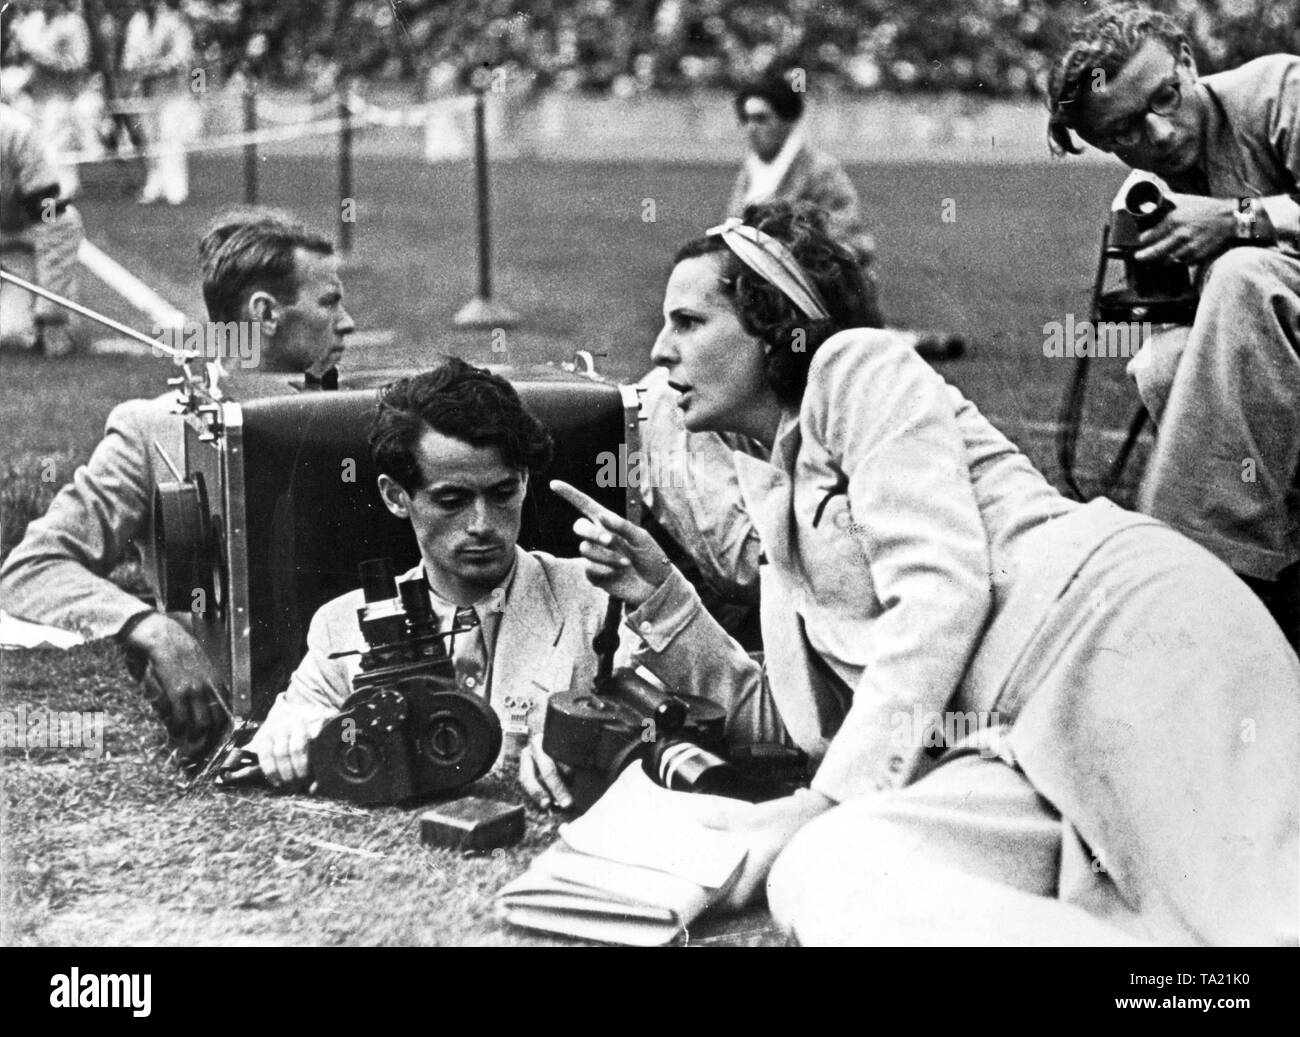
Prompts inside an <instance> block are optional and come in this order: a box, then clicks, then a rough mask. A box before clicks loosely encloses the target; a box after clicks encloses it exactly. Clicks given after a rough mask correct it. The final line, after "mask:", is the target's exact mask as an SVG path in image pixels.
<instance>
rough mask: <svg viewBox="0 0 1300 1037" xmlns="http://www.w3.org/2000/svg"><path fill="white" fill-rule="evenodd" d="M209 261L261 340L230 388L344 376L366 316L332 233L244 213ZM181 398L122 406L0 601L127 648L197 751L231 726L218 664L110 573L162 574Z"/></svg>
mask: <svg viewBox="0 0 1300 1037" xmlns="http://www.w3.org/2000/svg"><path fill="white" fill-rule="evenodd" d="M199 261H200V266H201V268H202V272H203V298H204V301H205V302H206V304H207V309H208V317H209V319H210V320H211V321H212V322H213V323H214V325H215V326H219V327H225V328H239V329H240V330H241V332H242V331H247V332H249V337H250V338H251V339H252V341H254V342H256V343H257V344H258V349H257V350H255V351H253V353H252V354H251V355H250V356H247V357H245V356H243V355H242V354H241V355H240V356H239V357H238V358H237V359H238V360H239V363H230V364H229V365H228V366H229V369H228V374H229V375H230V376H231V377H230V378H229V381H227V382H225V383H224V387H225V388H226V391H227V392H228V394H229V395H230V396H231V397H233V398H234V399H237V400H247V399H252V398H256V397H259V396H280V395H286V394H289V393H292V392H295V391H309V390H314V389H332V388H336V387H337V385H338V369H337V366H336V365H337V363H338V360H339V358H340V357H341V356H342V354H343V351H344V348H345V341H346V338H347V336H348V335H350V334H351V333H352V331H353V330H354V327H355V326H354V325H353V323H352V318H351V316H349V315H348V312H347V310H346V309H344V307H343V288H342V286H341V284H340V283H339V269H338V258H337V257H336V256H335V255H334V248H333V246H332V245H331V244H330V243H329V242H328V241H327V240H326V239H325V238H323V237H321V236H320V235H319V234H314V233H312V232H311V231H309V230H307V229H306V228H305V227H303V226H302V225H300V224H298V223H296V222H294V221H293V220H291V219H288V218H287V217H285V216H283V215H281V214H278V213H273V212H269V211H265V210H262V211H246V212H238V213H234V214H228V215H226V216H224V217H222V218H221V219H219V220H218V221H217V223H215V224H214V225H213V227H212V229H211V230H210V231H209V232H208V233H207V234H206V235H205V236H204V237H203V239H202V241H200V243H199ZM209 359H215V358H212V357H210V358H209ZM225 359H227V360H228V361H229V360H232V359H235V358H230V357H226V358H225ZM289 375H295V376H297V377H295V378H290V377H288V376H289ZM160 380H161V379H160ZM175 399H176V396H175V393H171V392H169V393H166V394H164V395H162V396H158V397H155V398H154V399H147V400H128V401H127V402H125V403H122V404H120V405H119V406H117V407H115V408H114V409H113V412H112V413H111V414H110V415H109V416H108V424H107V426H106V427H105V430H104V438H103V439H102V440H101V441H100V443H99V445H98V446H97V447H96V448H95V452H94V453H93V454H92V455H91V457H90V460H89V461H88V462H87V463H86V464H85V465H83V466H82V467H80V468H78V469H77V471H76V472H75V473H74V475H73V477H72V482H70V483H69V484H68V485H66V486H64V487H63V489H61V490H60V491H59V493H58V495H57V496H55V498H54V500H53V501H52V502H51V503H50V507H49V510H48V511H47V512H46V513H45V515H44V516H42V517H41V518H38V519H36V520H35V521H34V522H32V523H31V524H30V525H29V526H28V527H27V533H26V536H24V537H23V540H22V542H21V543H20V544H19V545H18V546H17V547H16V548H14V550H13V552H12V553H11V554H10V555H9V557H8V558H7V559H5V562H4V566H3V568H0V599H3V601H4V607H5V610H6V611H8V612H10V613H11V614H13V615H14V616H17V617H18V618H19V619H26V620H31V621H33V622H37V623H48V624H50V625H51V626H58V627H64V628H66V629H69V630H79V631H82V632H84V633H86V634H87V635H88V636H89V637H90V638H108V637H115V638H117V639H118V640H119V641H121V642H122V643H123V644H124V645H126V647H127V648H128V650H129V652H130V653H131V655H132V658H133V660H134V661H135V662H136V663H138V664H139V666H138V668H139V670H140V671H141V673H142V674H143V676H144V682H145V690H146V694H147V695H148V696H149V699H150V702H151V704H152V705H153V707H154V708H155V709H156V710H157V711H158V713H159V715H160V716H161V718H162V720H163V722H164V723H165V724H166V725H167V729H168V731H169V733H170V734H171V735H172V736H173V737H175V738H177V739H182V740H183V741H182V742H181V744H180V746H179V748H180V750H181V753H182V755H184V756H185V757H187V758H188V759H189V760H190V761H193V760H195V759H201V758H202V757H203V755H204V754H205V750H206V749H207V747H208V746H209V744H210V743H211V742H212V741H213V740H214V739H216V738H219V737H220V736H221V734H222V732H223V731H224V730H225V727H226V715H225V713H224V711H223V710H222V709H221V708H220V707H219V706H218V704H217V702H218V698H217V676H216V671H215V670H214V669H213V667H212V664H211V662H210V661H209V660H208V657H207V656H206V655H205V654H204V652H203V649H202V648H200V647H199V644H198V642H197V641H196V640H195V639H194V638H193V637H192V636H191V634H190V632H189V631H188V630H187V629H186V628H185V627H184V626H182V625H181V624H180V623H178V622H177V621H176V620H175V619H173V618H171V617H170V616H168V615H166V614H165V613H163V612H159V611H156V610H155V609H154V608H153V606H151V605H150V604H149V603H148V602H146V601H143V600H142V599H141V598H139V597H137V596H136V595H134V594H132V593H130V592H129V591H127V590H124V589H123V588H121V587H119V586H118V585H117V584H115V583H113V582H112V581H111V580H110V579H109V574H110V573H111V572H112V571H113V570H114V569H115V568H117V566H118V565H119V564H121V563H122V562H125V561H129V560H132V559H134V558H136V557H143V558H144V561H145V563H146V564H145V565H144V571H145V573H146V574H148V577H149V579H150V580H151V581H152V580H154V579H156V577H155V576H154V573H155V572H156V566H154V565H152V564H149V558H148V554H149V552H150V548H151V545H152V544H153V541H154V534H153V514H154V512H153V496H154V488H155V487H156V486H157V484H158V483H159V482H160V481H167V480H168V479H170V478H171V476H170V475H169V473H168V470H167V468H166V462H165V461H164V460H163V458H162V456H161V454H160V452H159V450H157V449H155V448H154V444H158V445H160V446H161V447H162V449H163V450H165V451H166V453H167V454H168V456H169V457H171V458H172V459H174V460H175V461H179V460H180V459H181V458H182V457H183V456H184V427H185V425H184V419H183V418H182V417H181V416H180V415H179V414H177V413H175V412H174V402H175ZM153 590H154V594H155V597H157V596H158V588H157V587H156V586H155V587H154V588H153Z"/></svg>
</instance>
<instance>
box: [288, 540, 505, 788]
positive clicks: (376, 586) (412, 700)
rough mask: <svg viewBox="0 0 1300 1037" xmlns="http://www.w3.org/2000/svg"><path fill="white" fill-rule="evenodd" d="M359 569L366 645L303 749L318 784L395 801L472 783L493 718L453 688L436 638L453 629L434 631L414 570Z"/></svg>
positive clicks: (380, 563)
mask: <svg viewBox="0 0 1300 1037" xmlns="http://www.w3.org/2000/svg"><path fill="white" fill-rule="evenodd" d="M360 572H361V587H362V594H363V597H364V599H365V604H363V605H362V606H361V607H360V608H359V609H358V610H357V622H358V623H359V624H360V626H361V634H362V637H364V638H365V641H366V646H367V647H366V650H365V651H364V652H362V653H360V654H361V670H360V672H359V673H358V674H357V676H356V677H355V678H354V679H353V681H352V695H351V696H350V697H349V698H348V700H347V701H346V702H344V703H343V709H342V710H341V712H340V713H339V714H338V715H337V716H335V717H332V718H331V719H330V720H329V721H328V722H327V723H326V724H325V726H324V727H322V728H321V730H320V732H319V734H317V736H316V738H315V739H314V740H313V741H312V744H311V748H310V750H309V752H308V760H309V762H310V764H311V773H312V777H313V778H314V779H315V781H316V785H317V788H318V791H320V792H321V794H322V795H326V796H334V797H336V798H339V799H347V800H351V801H352V802H354V803H361V804H378V803H400V802H402V801H403V800H408V799H416V798H420V797H424V796H429V795H434V794H436V793H442V792H452V791H455V790H456V789H459V788H462V787H464V786H465V785H468V784H469V783H470V782H472V781H476V780H477V779H478V778H481V777H482V776H483V775H484V774H486V773H487V772H488V771H489V770H491V768H492V765H493V764H494V763H495V762H496V758H497V754H498V753H499V752H500V751H501V723H500V721H499V720H498V719H497V715H496V713H495V712H493V710H492V708H491V707H490V706H489V705H488V704H487V703H486V702H484V701H483V700H482V699H480V698H477V697H475V696H473V695H468V694H466V693H465V692H462V691H460V690H458V689H457V687H456V671H455V667H454V666H453V664H452V661H451V655H450V654H449V651H448V647H447V645H446V644H445V643H444V638H445V637H447V636H452V637H454V636H455V635H456V634H457V633H458V631H456V630H452V631H449V632H447V633H444V634H440V633H439V632H438V620H437V617H436V616H435V615H434V612H433V608H432V606H431V605H430V603H429V587H428V584H427V583H426V582H425V580H424V577H423V576H418V577H413V578H411V579H408V580H403V581H402V582H401V583H398V582H397V581H395V580H394V578H393V567H392V563H391V562H389V561H388V559H386V558H384V559H378V560H374V561H369V562H362V563H361V566H360ZM346 654H352V653H346Z"/></svg>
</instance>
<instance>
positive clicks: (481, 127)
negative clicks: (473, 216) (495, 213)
mask: <svg viewBox="0 0 1300 1037" xmlns="http://www.w3.org/2000/svg"><path fill="white" fill-rule="evenodd" d="M484 95H485V92H484V90H483V89H482V88H481V87H480V88H479V89H478V90H476V91H475V93H474V171H475V174H476V176H475V180H476V182H477V189H478V190H477V193H478V294H479V298H481V299H491V298H492V220H491V216H490V214H489V211H488V160H487V102H486V100H485V98H484Z"/></svg>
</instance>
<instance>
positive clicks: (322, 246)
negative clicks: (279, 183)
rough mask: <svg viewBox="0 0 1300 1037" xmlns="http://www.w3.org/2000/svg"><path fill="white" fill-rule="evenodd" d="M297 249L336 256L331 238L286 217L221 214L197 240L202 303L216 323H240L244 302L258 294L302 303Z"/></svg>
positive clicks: (256, 212)
mask: <svg viewBox="0 0 1300 1037" xmlns="http://www.w3.org/2000/svg"><path fill="white" fill-rule="evenodd" d="M298 249H305V250H306V251H308V252H315V253H318V254H319V255H322V256H328V255H332V254H333V252H334V246H333V245H332V244H330V242H329V240H328V239H326V238H324V237H322V236H321V235H319V234H317V233H315V232H314V231H310V230H308V229H307V228H306V227H304V226H303V225H302V224H301V223H299V222H297V221H296V220H294V219H293V218H292V217H290V216H288V215H287V214H285V213H279V212H275V211H273V210H269V209H254V210H239V211H235V212H228V213H225V214H224V215H222V216H219V217H218V218H217V220H216V222H215V223H214V224H213V225H212V226H211V228H210V229H209V230H208V232H207V233H206V234H204V235H203V238H202V240H201V241H200V242H199V269H200V271H201V272H202V275H203V301H204V303H205V304H206V305H207V307H208V319H209V320H212V321H232V320H239V319H240V318H241V317H242V314H241V313H240V312H239V307H240V304H241V303H242V302H243V300H244V299H245V298H246V297H247V296H248V295H249V294H251V293H252V292H254V291H265V292H270V293H271V294H272V295H274V296H275V297H276V299H278V300H279V301H280V302H282V303H285V304H291V303H295V302H297V301H298V272H297V263H296V257H295V253H296V252H297V250H298Z"/></svg>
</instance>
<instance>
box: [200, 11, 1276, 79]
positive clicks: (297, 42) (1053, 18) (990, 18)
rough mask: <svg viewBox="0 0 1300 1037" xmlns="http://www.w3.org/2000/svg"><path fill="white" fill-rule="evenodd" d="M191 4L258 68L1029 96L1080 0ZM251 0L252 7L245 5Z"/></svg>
mask: <svg viewBox="0 0 1300 1037" xmlns="http://www.w3.org/2000/svg"><path fill="white" fill-rule="evenodd" d="M304 5H306V7H309V8H311V10H310V12H308V11H306V10H305V9H304ZM1158 6H1160V7H1161V8H1162V9H1165V10H1166V11H1168V12H1169V13H1172V14H1174V15H1175V16H1178V17H1179V20H1180V21H1181V22H1184V23H1190V25H1191V27H1192V31H1193V35H1194V37H1195V41H1196V46H1197V51H1198V52H1197V55H1196V57H1197V60H1198V64H1199V66H1200V67H1202V68H1203V69H1205V70H1207V71H1214V70H1216V69H1220V68H1224V67H1232V66H1235V65H1237V64H1240V63H1241V62H1243V61H1246V60H1248V59H1250V58H1252V57H1256V56H1258V55H1260V54H1266V53H1271V52H1276V51H1289V52H1293V53H1294V52H1296V51H1297V50H1300V25H1297V22H1296V18H1295V3H1294V0H1164V2H1162V3H1159V4H1158ZM186 8H187V11H188V12H189V13H190V14H191V17H192V18H193V19H194V20H195V21H196V23H197V24H196V28H197V29H198V35H199V36H200V38H201V39H202V38H205V37H206V39H207V40H209V41H212V43H213V44H214V45H215V46H216V48H217V49H218V50H220V51H221V54H220V57H221V60H223V61H227V62H228V61H229V60H230V59H231V58H232V57H234V55H233V54H232V50H234V49H237V48H239V47H240V46H243V47H244V48H245V51H247V50H248V49H249V46H250V42H251V49H252V51H253V52H254V53H255V54H257V55H258V62H259V64H261V65H263V66H264V67H265V71H266V72H267V73H269V74H271V75H276V76H285V77H289V78H292V77H294V76H295V75H296V74H298V73H300V72H301V71H302V70H303V66H304V65H306V64H307V62H308V61H309V59H310V58H311V57H312V56H313V55H319V54H320V53H321V52H322V50H328V48H329V47H331V46H332V41H333V40H336V39H347V40H348V49H347V53H346V54H339V58H340V59H341V60H344V61H346V62H348V63H349V64H350V66H351V69H350V70H351V71H354V72H356V73H357V74H360V75H366V76H376V75H386V76H392V77H403V76H412V75H421V74H424V73H427V72H429V71H431V70H435V75H434V77H433V78H434V79H436V80H441V81H447V80H451V79H459V81H460V83H461V85H467V84H468V83H469V81H470V77H471V76H472V74H473V72H474V70H475V69H476V68H479V67H481V66H482V65H483V64H484V63H486V64H487V65H488V66H489V67H490V68H492V69H504V70H505V72H506V73H507V75H508V76H512V77H513V79H512V80H511V81H512V82H514V83H515V84H516V85H517V86H518V87H520V88H521V89H550V88H558V89H562V90H584V91H594V92H600V93H610V92H612V93H614V94H615V95H620V96H626V95H631V94H634V93H637V92H640V91H644V90H650V89H656V90H663V89H685V88H690V87H692V86H718V87H730V86H734V85H736V84H737V83H740V82H743V81H745V80H747V79H750V78H751V77H752V76H753V75H754V74H756V73H762V72H765V71H766V70H767V69H768V68H769V67H771V66H773V65H787V66H795V67H800V68H803V69H805V70H806V71H807V73H808V75H809V76H810V77H816V82H815V84H813V83H810V89H811V88H814V86H815V88H816V89H818V90H821V89H830V90H837V89H838V90H844V91H866V90H873V89H889V90H961V91H972V92H979V93H982V94H986V95H989V96H1023V95H1025V94H1035V93H1038V92H1040V90H1041V86H1040V84H1041V76H1042V73H1043V72H1044V70H1045V67H1046V57H1045V55H1046V53H1047V52H1048V51H1049V50H1050V49H1051V48H1052V46H1053V43H1054V41H1057V40H1059V39H1061V38H1062V37H1063V36H1064V33H1065V27H1066V26H1067V25H1068V23H1069V22H1070V20H1071V19H1072V18H1074V17H1075V16H1076V15H1078V14H1079V12H1080V9H1081V2H1080V0H965V2H963V3H960V4H953V3H951V2H950V0H909V2H907V3H899V2H897V0H637V2H626V0H624V2H616V0H529V2H528V3H524V2H522V0H472V2H470V0H456V2H454V3H447V2H445V0H393V2H392V3H362V2H359V0H353V2H348V0H335V2H333V3H331V4H328V5H325V6H324V7H321V8H319V9H318V8H317V7H316V5H315V4H314V3H311V4H307V3H306V0H287V2H285V0H279V2H277V3H275V4H268V3H253V4H244V5H240V4H230V3H226V4H220V3H205V4H198V3H188V4H187V5H186ZM244 9H249V10H252V11H253V12H254V14H253V17H252V18H251V19H250V18H249V17H247V11H245V10H244ZM241 12H243V13H241ZM205 26H206V29H207V31H206V32H205V31H204V29H205ZM239 33H242V34H243V38H242V40H241V38H240V36H239ZM212 50H213V46H210V47H209V54H208V58H209V60H211V59H212V58H213V57H214V54H213V53H212ZM452 73H454V75H453V74H452Z"/></svg>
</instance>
